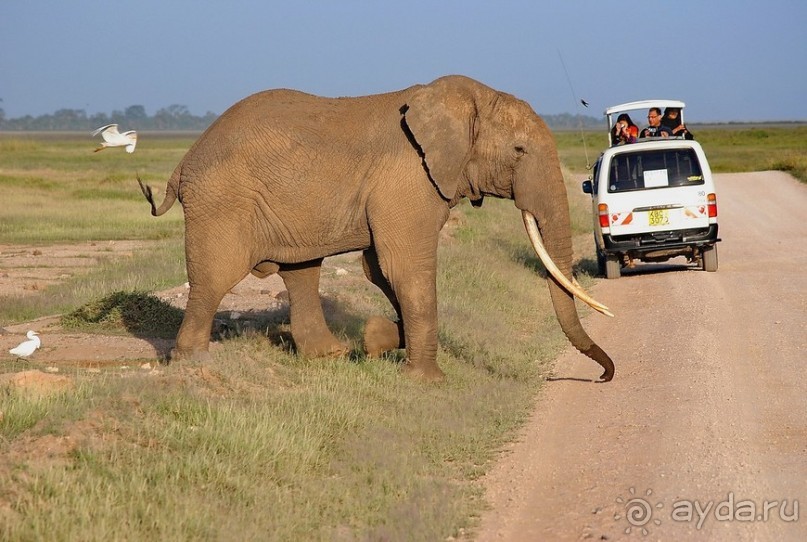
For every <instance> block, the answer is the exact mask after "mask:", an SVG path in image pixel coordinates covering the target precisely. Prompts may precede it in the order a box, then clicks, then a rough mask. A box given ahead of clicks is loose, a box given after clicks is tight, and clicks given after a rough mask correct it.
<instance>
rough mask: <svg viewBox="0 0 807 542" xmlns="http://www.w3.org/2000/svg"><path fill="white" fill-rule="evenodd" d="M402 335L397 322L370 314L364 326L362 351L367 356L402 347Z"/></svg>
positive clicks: (375, 355)
mask: <svg viewBox="0 0 807 542" xmlns="http://www.w3.org/2000/svg"><path fill="white" fill-rule="evenodd" d="M402 336H403V334H402V333H401V328H400V326H399V324H397V323H395V322H392V321H390V320H387V319H386V318H382V317H381V316H372V317H370V318H369V319H368V320H367V323H366V324H365V326H364V351H365V352H367V355H368V356H371V357H378V356H380V355H381V354H383V353H384V352H389V351H390V350H395V349H396V348H403V347H404V344H403V341H402V340H401V337H402Z"/></svg>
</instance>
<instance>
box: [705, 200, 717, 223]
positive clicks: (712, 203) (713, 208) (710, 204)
mask: <svg viewBox="0 0 807 542" xmlns="http://www.w3.org/2000/svg"><path fill="white" fill-rule="evenodd" d="M706 208H707V209H708V211H709V218H717V196H715V195H714V194H709V195H708V196H706Z"/></svg>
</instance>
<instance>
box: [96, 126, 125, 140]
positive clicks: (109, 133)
mask: <svg viewBox="0 0 807 542" xmlns="http://www.w3.org/2000/svg"><path fill="white" fill-rule="evenodd" d="M101 137H103V138H104V141H106V142H107V143H115V144H118V145H121V144H125V141H126V138H125V137H123V136H122V135H121V134H120V132H119V131H118V125H117V124H110V125H109V128H107V129H106V130H104V131H103V132H101Z"/></svg>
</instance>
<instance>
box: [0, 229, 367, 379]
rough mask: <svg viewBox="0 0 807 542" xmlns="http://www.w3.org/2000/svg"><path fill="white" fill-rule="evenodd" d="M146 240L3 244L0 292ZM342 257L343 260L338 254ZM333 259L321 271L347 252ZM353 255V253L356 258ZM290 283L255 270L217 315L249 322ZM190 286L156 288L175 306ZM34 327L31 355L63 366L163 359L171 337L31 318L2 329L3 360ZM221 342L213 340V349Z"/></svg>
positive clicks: (44, 282)
mask: <svg viewBox="0 0 807 542" xmlns="http://www.w3.org/2000/svg"><path fill="white" fill-rule="evenodd" d="M146 244H147V243H145V242H142V241H104V242H97V243H96V242H89V243H81V244H75V245H58V246H20V245H15V246H8V245H4V246H3V245H0V295H3V294H5V295H14V296H26V295H31V294H33V293H37V292H38V291H39V290H42V289H44V288H46V287H47V286H49V285H51V284H54V283H56V282H59V281H62V280H65V279H66V278H69V277H71V276H73V275H76V274H80V273H83V272H87V271H88V270H90V269H92V268H93V267H95V266H97V265H98V264H99V262H100V261H101V260H102V259H104V258H125V257H128V256H131V255H132V253H133V251H135V250H138V249H142V248H144V246H145V245H146ZM339 258H341V260H340V259H339ZM339 258H336V259H329V260H328V262H327V263H326V264H325V265H324V266H323V269H324V270H323V274H326V273H335V272H336V271H338V270H339V269H341V268H340V267H339V265H340V262H342V264H344V263H345V262H344V260H345V259H346V258H349V256H340V257H339ZM353 258H354V259H355V256H354V257H353ZM285 291H286V288H285V286H284V285H283V281H282V280H281V279H280V277H279V276H277V275H273V276H271V277H267V278H265V279H258V278H255V277H253V276H251V275H249V276H247V278H245V279H244V280H243V281H241V283H239V284H238V285H237V286H236V287H235V288H233V289H232V290H231V291H230V292H229V293H228V294H227V295H226V296H225V297H224V299H223V300H222V303H221V305H220V306H219V311H218V313H217V317H218V318H219V319H221V320H229V321H231V322H232V321H241V322H245V321H247V322H248V321H249V318H250V314H251V313H257V312H265V311H268V310H272V309H275V308H277V307H278V306H279V305H281V304H282V303H285V302H286V299H287V298H286V296H285ZM187 294H188V287H187V285H180V286H177V287H175V288H170V289H168V290H165V291H162V292H157V293H156V295H157V296H158V297H159V298H161V299H163V300H164V301H167V302H169V303H171V304H172V305H174V306H176V307H179V308H182V309H184V308H185V304H186V302H187ZM29 329H33V330H34V331H37V332H38V333H40V336H41V340H42V346H41V348H40V350H38V351H37V352H36V353H35V354H34V355H33V356H32V357H31V359H32V360H35V361H36V362H37V363H38V364H50V365H51V370H57V369H58V368H60V367H69V366H81V367H114V366H129V365H131V363H132V362H137V361H139V362H140V363H148V361H149V360H151V361H153V362H156V361H157V360H158V359H160V358H165V356H167V354H168V352H169V351H170V349H171V347H172V346H173V340H166V339H155V338H138V337H131V336H114V337H108V336H103V335H97V334H86V333H76V332H73V331H67V330H64V329H62V328H61V326H60V325H59V317H58V316H52V317H45V318H40V319H38V320H35V321H33V322H26V323H22V324H15V325H8V326H5V327H4V328H0V359H13V356H11V355H10V354H8V350H9V349H10V348H13V347H14V346H16V345H17V344H19V343H20V342H21V341H23V340H25V333H26V332H27V331H28V330H29ZM216 347H217V344H215V343H214V344H211V350H214V349H215V348H216Z"/></svg>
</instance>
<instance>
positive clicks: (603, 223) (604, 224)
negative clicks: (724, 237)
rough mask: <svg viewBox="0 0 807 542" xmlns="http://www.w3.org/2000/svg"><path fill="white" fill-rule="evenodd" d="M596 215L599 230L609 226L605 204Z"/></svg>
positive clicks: (599, 207) (601, 205)
mask: <svg viewBox="0 0 807 542" xmlns="http://www.w3.org/2000/svg"><path fill="white" fill-rule="evenodd" d="M710 209H711V208H710ZM709 212H711V211H709ZM597 213H598V214H599V215H600V227H601V228H607V227H609V226H610V225H611V224H610V223H609V222H608V205H607V204H605V203H600V204H599V205H597ZM709 216H711V215H709Z"/></svg>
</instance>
